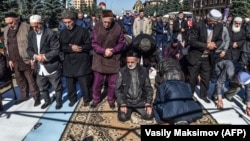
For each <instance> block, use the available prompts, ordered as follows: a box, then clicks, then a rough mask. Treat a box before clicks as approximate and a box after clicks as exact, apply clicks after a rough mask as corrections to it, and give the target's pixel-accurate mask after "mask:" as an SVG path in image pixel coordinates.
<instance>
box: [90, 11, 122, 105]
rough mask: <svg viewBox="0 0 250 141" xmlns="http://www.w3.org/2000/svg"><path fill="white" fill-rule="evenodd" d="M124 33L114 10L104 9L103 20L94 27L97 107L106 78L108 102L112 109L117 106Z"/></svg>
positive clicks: (95, 100) (95, 97)
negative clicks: (116, 95)
mask: <svg viewBox="0 0 250 141" xmlns="http://www.w3.org/2000/svg"><path fill="white" fill-rule="evenodd" d="M124 43H125V41H124V34H123V31H122V28H121V27H120V25H119V24H118V23H116V22H114V20H113V12H112V11H111V10H104V11H103V13H102V22H99V23H97V24H96V25H95V27H94V28H93V34H92V47H93V63H92V70H93V71H94V83H93V103H92V104H91V107H92V108H95V107H96V106H97V105H98V103H99V102H100V101H101V98H100V97H101V90H102V86H103V82H104V78H105V79H106V81H107V83H108V87H107V93H108V99H107V100H108V102H109V106H110V108H111V109H113V108H115V87H116V81H117V77H118V72H119V69H120V65H121V62H120V58H121V50H122V47H123V46H124Z"/></svg>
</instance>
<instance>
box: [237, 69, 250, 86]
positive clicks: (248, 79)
mask: <svg viewBox="0 0 250 141" xmlns="http://www.w3.org/2000/svg"><path fill="white" fill-rule="evenodd" d="M238 81H239V83H240V84H241V85H247V84H249V83H250V74H249V72H239V73H238Z"/></svg>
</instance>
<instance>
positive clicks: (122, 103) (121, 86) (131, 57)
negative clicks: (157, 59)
mask: <svg viewBox="0 0 250 141" xmlns="http://www.w3.org/2000/svg"><path fill="white" fill-rule="evenodd" d="M139 58H140V55H139V54H138V53H137V52H134V51H128V53H127V55H126V62H127V66H124V67H123V68H121V69H120V72H119V77H118V80H117V86H116V91H115V94H116V98H117V103H118V107H119V109H118V120H119V121H127V120H129V119H130V118H131V114H132V112H133V111H136V112H138V113H139V114H140V115H141V117H142V118H143V119H145V120H151V119H153V114H152V107H151V103H152V100H153V88H152V86H151V82H150V79H149V74H148V71H147V69H146V68H145V67H143V66H140V65H139Z"/></svg>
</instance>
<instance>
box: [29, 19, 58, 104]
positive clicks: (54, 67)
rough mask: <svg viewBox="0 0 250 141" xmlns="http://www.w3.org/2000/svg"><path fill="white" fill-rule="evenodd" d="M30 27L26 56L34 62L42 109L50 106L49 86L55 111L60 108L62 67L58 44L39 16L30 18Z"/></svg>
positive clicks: (51, 31)
mask: <svg viewBox="0 0 250 141" xmlns="http://www.w3.org/2000/svg"><path fill="white" fill-rule="evenodd" d="M30 26H31V27H32V28H33V31H31V32H29V36H28V39H29V42H28V49H27V51H28V54H29V55H30V57H31V58H32V59H33V61H34V62H35V70H36V73H37V74H36V75H37V77H36V78H37V79H36V82H37V85H38V87H39V90H40V93H41V94H42V95H43V98H44V101H45V103H44V104H43V105H42V107H41V108H42V109H45V108H46V107H48V106H49V105H50V104H51V99H50V95H49V91H48V90H49V85H50V84H51V86H52V90H53V91H55V95H56V107H55V108H56V109H60V108H61V107H62V82H61V75H62V73H61V69H62V65H61V62H60V58H59V52H60V43H59V39H58V37H57V35H56V34H55V33H54V31H53V30H51V29H49V28H47V27H46V26H44V22H43V21H42V17H41V16H40V15H32V16H31V17H30Z"/></svg>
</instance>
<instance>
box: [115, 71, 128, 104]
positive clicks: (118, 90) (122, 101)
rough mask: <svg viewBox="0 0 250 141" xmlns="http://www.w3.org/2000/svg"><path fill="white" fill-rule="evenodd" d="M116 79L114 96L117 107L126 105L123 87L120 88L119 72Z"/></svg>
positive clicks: (120, 77)
mask: <svg viewBox="0 0 250 141" xmlns="http://www.w3.org/2000/svg"><path fill="white" fill-rule="evenodd" d="M118 75H119V76H118V79H117V83H116V89H115V95H116V101H117V103H118V105H122V104H127V102H126V94H124V93H123V86H122V74H121V72H119V74H118Z"/></svg>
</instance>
